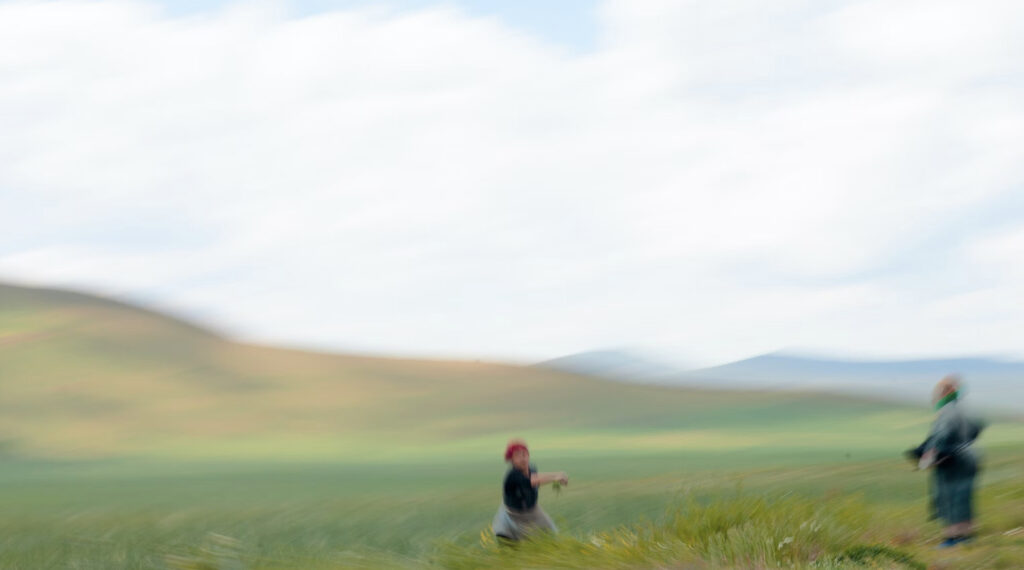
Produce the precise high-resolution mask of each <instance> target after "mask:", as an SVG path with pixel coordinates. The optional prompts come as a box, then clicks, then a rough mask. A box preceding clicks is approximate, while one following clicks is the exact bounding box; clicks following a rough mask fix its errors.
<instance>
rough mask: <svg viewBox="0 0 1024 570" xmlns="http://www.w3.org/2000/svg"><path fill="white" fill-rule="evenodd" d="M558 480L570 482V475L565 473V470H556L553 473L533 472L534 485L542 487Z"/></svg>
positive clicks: (532, 480)
mask: <svg viewBox="0 0 1024 570" xmlns="http://www.w3.org/2000/svg"><path fill="white" fill-rule="evenodd" d="M555 481H558V482H559V483H561V484H563V485H568V484H569V476H568V475H566V474H565V471H555V472H552V473H531V474H530V484H531V485H533V486H534V487H540V486H541V485H546V484H548V483H554V482H555Z"/></svg>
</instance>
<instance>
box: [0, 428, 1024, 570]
mask: <svg viewBox="0 0 1024 570" xmlns="http://www.w3.org/2000/svg"><path fill="white" fill-rule="evenodd" d="M535 455H537V457H538V460H539V461H541V468H545V467H547V468H551V469H565V470H567V471H569V472H570V475H571V476H572V483H571V485H570V486H569V487H567V488H566V489H564V490H563V491H562V493H561V494H559V495H557V496H556V495H555V494H553V493H552V492H551V491H550V490H549V489H545V490H544V491H542V498H541V503H542V505H543V506H544V508H545V509H546V510H547V511H548V513H549V514H550V515H551V516H552V517H553V518H554V519H555V521H556V523H557V524H558V525H559V527H560V528H561V529H562V532H561V533H560V534H559V535H558V536H557V537H554V538H551V539H544V540H538V541H535V542H531V543H528V544H522V545H520V546H519V547H517V548H503V547H501V546H500V545H498V544H496V543H495V542H494V540H493V538H492V537H490V535H489V532H488V527H489V523H490V518H491V516H492V515H493V514H494V510H495V509H496V508H497V505H498V502H499V500H500V498H499V497H500V495H499V482H500V480H501V477H502V475H503V472H504V466H503V465H502V464H500V463H499V462H496V461H492V462H472V461H468V460H466V459H463V460H462V461H459V462H454V463H449V462H433V463H432V462H416V463H409V464H375V465H323V464H305V465H301V464H292V465H285V464H279V463H278V464H240V463H231V464H183V463H152V462H145V463H143V462H116V463H115V462H93V463H88V464H81V463H74V464H43V463H37V464H26V463H20V464H17V463H12V464H9V465H7V466H5V469H4V471H3V473H2V474H0V501H2V503H3V504H4V510H3V512H2V514H0V568H193V569H196V568H309V569H319V568H349V567H366V568H391V567H394V568H650V567H662V568H705V567H707V568H719V567H734V568H755V567H764V568H783V567H785V568H789V567H800V568H802V567H808V568H810V567H814V568H863V567H882V568H890V567H891V568H915V567H920V566H916V565H918V564H935V563H939V562H942V561H943V560H947V561H948V560H949V559H950V557H951V556H952V557H953V558H952V559H953V560H957V561H959V565H956V564H954V565H953V566H948V567H950V568H954V567H955V568H961V567H976V568H1013V567H1016V566H1014V564H1016V562H1015V561H1016V560H1019V559H1024V558H1021V557H1024V535H1022V534H1020V533H1017V534H1014V532H1013V531H1014V529H1018V528H1019V527H1024V490H1022V489H1021V487H1020V485H1019V480H1018V477H1019V468H1020V465H1021V462H1022V461H1024V449H1022V448H1019V447H1017V448H1013V447H1001V448H993V449H990V450H989V457H990V461H989V467H988V469H987V470H986V472H985V474H984V477H983V479H982V480H983V482H984V484H985V486H984V488H983V490H982V492H981V494H980V495H981V496H980V507H981V508H980V513H981V516H980V517H979V522H980V524H981V529H982V531H981V537H980V539H979V541H978V543H977V544H976V545H974V546H971V547H969V548H966V549H964V550H961V551H959V552H956V553H952V554H939V553H936V552H935V551H933V550H932V546H934V544H935V539H936V538H937V537H938V531H939V529H938V527H937V526H936V525H935V524H934V523H927V522H925V520H924V514H925V508H924V507H925V505H924V496H925V489H926V485H925V479H924V475H923V474H921V473H916V472H913V471H911V470H910V468H909V466H908V465H907V464H906V463H905V462H903V461H902V460H899V459H887V460H876V461H852V460H847V461H842V462H838V463H836V462H832V463H816V462H814V461H812V460H810V459H808V458H806V457H801V456H788V455H786V454H785V453H781V454H780V455H777V456H776V457H775V458H774V460H771V459H769V458H767V457H757V458H753V457H748V459H747V464H746V466H743V467H738V466H737V465H736V464H734V462H733V458H729V457H714V456H713V455H707V456H704V457H691V456H688V455H686V454H683V455H682V456H678V457H677V456H672V455H665V454H660V455H650V456H616V455H611V456H607V457H598V456H594V457H576V458H566V459H564V460H561V459H558V458H557V457H550V456H547V455H546V454H545V453H543V452H542V450H539V449H538V450H537V453H536V454H535ZM780 545H781V546H780ZM900 557H904V558H902V559H903V560H905V561H910V563H909V564H907V563H904V562H899V560H898V559H901V558H900ZM872 565H874V566H872ZM940 567H941V566H940Z"/></svg>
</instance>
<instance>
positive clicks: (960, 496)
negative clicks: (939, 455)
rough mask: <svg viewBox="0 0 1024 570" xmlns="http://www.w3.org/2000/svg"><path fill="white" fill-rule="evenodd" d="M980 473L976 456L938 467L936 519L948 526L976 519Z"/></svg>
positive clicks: (934, 500)
mask: <svg viewBox="0 0 1024 570" xmlns="http://www.w3.org/2000/svg"><path fill="white" fill-rule="evenodd" d="M977 474H978V468H977V461H976V460H975V459H974V458H973V457H957V458H955V459H953V460H952V461H949V462H948V464H947V462H943V463H942V464H939V465H938V466H937V467H936V468H935V470H934V477H935V480H934V485H935V487H934V488H933V489H932V507H933V513H934V514H935V516H936V517H938V518H940V519H942V520H943V521H945V522H946V524H957V523H962V522H968V521H970V520H972V519H973V518H974V480H975V478H976V477H977Z"/></svg>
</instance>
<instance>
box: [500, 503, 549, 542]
mask: <svg viewBox="0 0 1024 570" xmlns="http://www.w3.org/2000/svg"><path fill="white" fill-rule="evenodd" d="M538 528H542V529H545V530H549V531H551V532H558V528H557V527H555V523H554V522H552V520H551V517H549V516H548V514H547V513H545V512H544V509H542V508H540V505H536V506H534V507H533V508H532V509H529V510H526V511H516V510H512V509H510V508H508V507H506V506H505V505H504V504H502V505H501V506H499V507H498V512H497V513H496V514H495V515H494V520H493V521H492V522H491V529H492V530H493V531H494V534H495V536H500V537H503V538H508V539H511V540H521V539H523V538H526V536H527V535H528V534H530V533H531V532H532V531H534V530H535V529H538Z"/></svg>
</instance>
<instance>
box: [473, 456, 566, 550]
mask: <svg viewBox="0 0 1024 570" xmlns="http://www.w3.org/2000/svg"><path fill="white" fill-rule="evenodd" d="M505 461H507V462H509V463H510V468H509V470H508V473H507V474H506V475H505V483H504V485H503V502H502V505H501V506H500V507H498V513H497V514H496V515H494V521H493V522H492V523H491V528H492V529H493V530H494V534H495V536H498V537H500V538H505V539H508V540H521V539H523V538H525V537H526V536H527V535H528V534H529V533H530V532H532V531H533V530H535V529H538V528H540V529H545V530H549V531H551V532H558V529H557V528H555V523H554V522H552V521H551V517H549V516H548V515H547V513H545V512H544V509H542V508H540V505H538V504H537V495H538V492H537V491H538V487H540V486H541V485H545V484H547V483H555V482H557V483H559V484H561V485H568V484H569V476H568V475H566V474H565V472H564V471H559V472H555V473H538V472H537V467H536V466H535V465H532V464H531V463H530V450H529V449H527V447H526V442H525V441H523V440H521V439H513V440H512V441H509V442H508V447H506V448H505Z"/></svg>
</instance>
